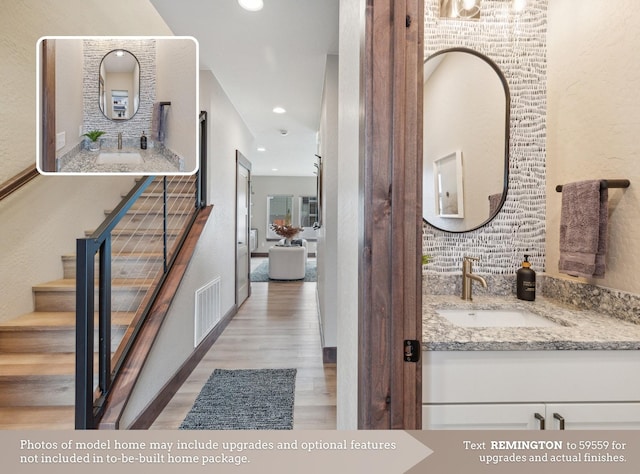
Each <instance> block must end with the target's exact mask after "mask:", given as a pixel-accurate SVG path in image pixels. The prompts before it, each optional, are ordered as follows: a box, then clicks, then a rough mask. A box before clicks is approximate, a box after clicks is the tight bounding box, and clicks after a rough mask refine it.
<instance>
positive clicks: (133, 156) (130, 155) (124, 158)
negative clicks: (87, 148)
mask: <svg viewBox="0 0 640 474" xmlns="http://www.w3.org/2000/svg"><path fill="white" fill-rule="evenodd" d="M142 163H144V161H143V160H142V156H140V153H137V152H135V151H122V152H108V153H107V152H104V153H100V154H99V155H98V159H97V160H96V164H97V165H140V164H142Z"/></svg>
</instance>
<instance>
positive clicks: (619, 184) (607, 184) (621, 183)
mask: <svg viewBox="0 0 640 474" xmlns="http://www.w3.org/2000/svg"><path fill="white" fill-rule="evenodd" d="M630 184H631V182H630V181H629V180H628V179H603V180H602V181H600V189H606V188H628V187H629V185H630ZM556 191H557V192H559V193H561V192H562V185H561V184H559V185H558V186H556Z"/></svg>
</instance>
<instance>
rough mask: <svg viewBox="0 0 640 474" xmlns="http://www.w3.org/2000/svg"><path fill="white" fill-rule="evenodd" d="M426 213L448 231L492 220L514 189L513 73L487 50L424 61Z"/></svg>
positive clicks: (463, 50) (446, 54) (443, 53)
mask: <svg viewBox="0 0 640 474" xmlns="http://www.w3.org/2000/svg"><path fill="white" fill-rule="evenodd" d="M423 100H424V102H423V104H424V108H423V110H424V112H423V114H424V120H423V127H424V128H423V134H424V135H423V143H424V145H423V146H424V149H423V173H422V175H423V202H422V204H423V206H422V209H423V211H422V213H423V218H424V220H425V221H426V222H427V223H428V224H430V225H432V226H433V227H436V228H437V229H440V230H444V231H448V232H468V231H471V230H474V229H477V228H478V227H481V226H483V225H485V224H487V223H488V222H489V221H491V220H492V219H493V218H494V217H495V216H496V214H497V213H498V212H499V211H500V208H501V207H502V204H503V203H504V200H505V198H506V195H507V184H508V175H509V110H510V96H509V86H508V85H507V81H506V79H505V77H504V75H503V74H502V72H501V71H500V69H499V68H498V66H497V65H496V64H495V63H494V62H493V61H491V60H490V59H489V58H487V57H486V56H484V55H482V54H480V53H478V52H476V51H473V50H471V49H467V48H452V49H447V50H443V51H439V52H437V53H435V54H433V55H432V56H430V57H428V58H427V60H426V61H425V63H424V99H423Z"/></svg>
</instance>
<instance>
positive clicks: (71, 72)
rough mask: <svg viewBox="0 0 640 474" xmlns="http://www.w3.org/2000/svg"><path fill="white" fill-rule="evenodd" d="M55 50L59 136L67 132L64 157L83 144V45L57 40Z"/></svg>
mask: <svg viewBox="0 0 640 474" xmlns="http://www.w3.org/2000/svg"><path fill="white" fill-rule="evenodd" d="M55 47H56V133H60V132H65V142H66V143H65V146H64V148H61V149H60V150H57V151H56V156H62V155H64V154H65V153H66V152H68V151H69V150H71V149H72V148H73V147H74V146H76V145H77V144H78V143H80V142H81V141H82V138H83V137H81V136H79V134H78V127H81V126H82V61H83V59H82V42H81V41H77V40H68V39H57V40H55Z"/></svg>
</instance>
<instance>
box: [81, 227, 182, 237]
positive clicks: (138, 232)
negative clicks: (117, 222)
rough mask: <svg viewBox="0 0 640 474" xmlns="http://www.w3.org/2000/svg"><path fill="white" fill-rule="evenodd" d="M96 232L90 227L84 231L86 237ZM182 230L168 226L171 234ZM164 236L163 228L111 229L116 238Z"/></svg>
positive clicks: (176, 233)
mask: <svg viewBox="0 0 640 474" xmlns="http://www.w3.org/2000/svg"><path fill="white" fill-rule="evenodd" d="M94 232H95V229H94V230H91V229H88V230H85V231H84V234H85V237H89V236H90V235H92V234H93V233H94ZM180 232H182V229H179V228H177V227H167V235H169V236H177V235H178V234H180ZM154 235H157V236H162V229H114V230H113V231H111V238H112V239H116V238H118V237H124V236H127V237H147V236H154Z"/></svg>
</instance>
